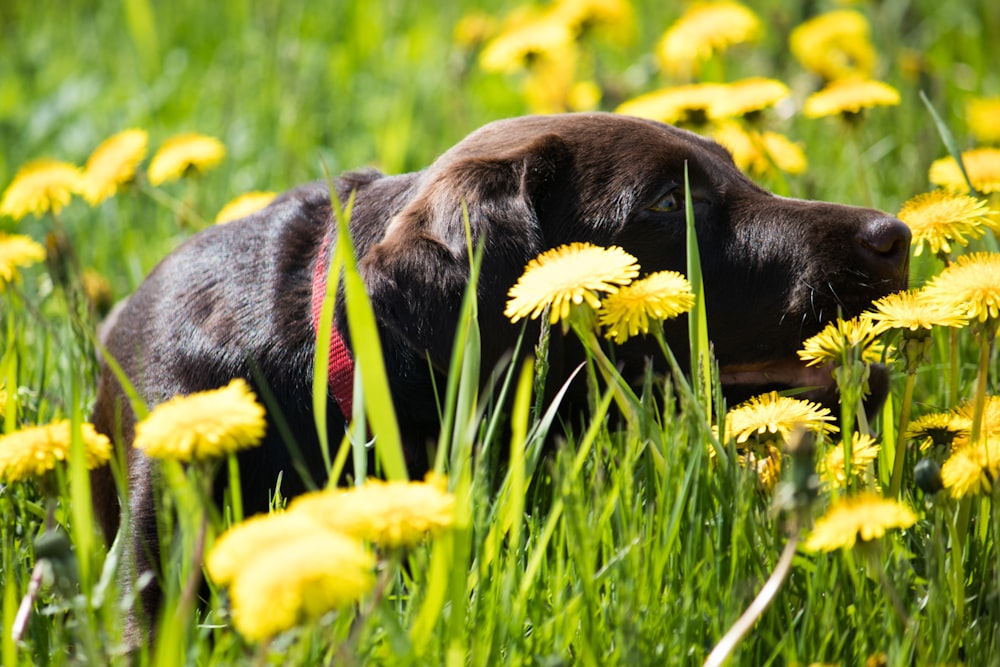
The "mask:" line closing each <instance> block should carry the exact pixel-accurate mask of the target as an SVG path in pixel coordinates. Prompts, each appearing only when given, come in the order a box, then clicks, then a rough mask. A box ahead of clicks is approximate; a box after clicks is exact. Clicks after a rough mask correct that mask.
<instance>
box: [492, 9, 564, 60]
mask: <svg viewBox="0 0 1000 667" xmlns="http://www.w3.org/2000/svg"><path fill="white" fill-rule="evenodd" d="M573 38H574V34H573V30H572V29H571V27H570V26H568V25H567V24H566V22H565V21H563V20H560V19H559V18H558V17H553V16H552V15H550V14H547V13H543V14H541V15H535V16H531V17H528V18H525V19H519V20H515V21H513V22H512V24H511V25H510V26H509V27H507V28H506V29H504V30H503V31H502V32H501V33H500V34H499V35H497V36H496V37H494V38H493V39H491V40H490V41H489V42H487V44H486V46H485V47H484V48H483V51H482V53H481V54H480V55H479V64H480V65H481V66H482V68H483V69H484V70H486V71H487V72H507V73H513V72H517V71H519V70H522V69H524V68H526V67H528V66H529V65H531V64H532V63H533V62H534V61H536V60H538V59H539V58H543V57H545V56H548V55H552V54H559V53H565V52H566V50H567V48H570V47H572V46H573Z"/></svg>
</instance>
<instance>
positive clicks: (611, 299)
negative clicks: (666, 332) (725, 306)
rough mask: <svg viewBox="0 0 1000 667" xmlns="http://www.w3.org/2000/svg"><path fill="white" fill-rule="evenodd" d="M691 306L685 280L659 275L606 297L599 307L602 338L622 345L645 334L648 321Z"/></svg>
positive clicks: (672, 274) (670, 273) (676, 275)
mask: <svg viewBox="0 0 1000 667" xmlns="http://www.w3.org/2000/svg"><path fill="white" fill-rule="evenodd" d="M693 306H694V294H693V293H692V292H691V284H690V283H689V282H688V281H687V278H685V277H684V276H682V275H681V274H679V273H677V272H676V271H659V272H657V273H652V274H650V275H648V276H646V277H645V278H643V279H642V280H637V281H635V282H634V283H632V284H630V285H627V286H626V287H623V288H621V289H620V290H618V291H617V292H615V293H614V294H611V295H609V296H608V297H607V298H606V299H605V300H604V303H603V304H602V306H601V311H600V313H599V318H600V322H601V325H603V326H605V327H607V332H606V333H605V336H607V337H608V338H614V339H615V342H616V343H624V342H625V341H626V340H628V339H629V338H631V337H633V336H635V335H636V334H638V333H639V332H640V331H641V332H642V333H644V334H645V333H648V332H649V320H651V319H653V320H666V319H670V318H673V317H677V316H678V315H680V314H681V313H686V312H687V311H689V310H691V308H692V307H693Z"/></svg>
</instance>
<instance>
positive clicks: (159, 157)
mask: <svg viewBox="0 0 1000 667" xmlns="http://www.w3.org/2000/svg"><path fill="white" fill-rule="evenodd" d="M225 156H226V147H225V146H223V145H222V142H221V141H219V140H218V139H216V138H215V137H209V136H206V135H204V134H195V133H193V132H190V133H185V134H178V135H177V136H174V137H171V138H170V139H167V140H166V141H165V142H163V145H162V146H160V150H158V151H156V155H154V156H153V159H152V160H150V162H149V182H150V184H151V185H162V184H163V183H166V182H168V181H175V180H177V179H178V178H180V177H181V176H183V175H184V174H185V173H186V172H187V171H188V170H194V171H198V172H201V171H205V170H206V169H211V168H212V167H214V166H215V165H217V164H219V163H220V162H222V158H224V157H225Z"/></svg>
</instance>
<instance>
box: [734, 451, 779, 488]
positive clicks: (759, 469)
mask: <svg viewBox="0 0 1000 667" xmlns="http://www.w3.org/2000/svg"><path fill="white" fill-rule="evenodd" d="M737 458H738V460H739V462H740V465H741V466H744V467H749V468H753V470H754V472H755V473H757V481H758V483H759V484H760V488H761V489H762V490H764V491H771V490H772V489H774V486H775V484H777V483H778V480H780V479H781V465H782V455H781V450H780V449H778V448H777V447H775V446H774V445H773V444H772V443H771V442H768V443H766V444H765V445H764V446H762V447H754V448H751V449H750V450H748V451H745V452H743V453H742V454H740V455H739V456H738V457H737Z"/></svg>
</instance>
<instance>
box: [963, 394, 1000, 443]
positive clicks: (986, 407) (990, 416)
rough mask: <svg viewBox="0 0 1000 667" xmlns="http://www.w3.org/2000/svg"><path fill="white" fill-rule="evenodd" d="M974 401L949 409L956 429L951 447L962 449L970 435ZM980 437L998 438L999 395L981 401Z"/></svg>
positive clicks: (999, 437)
mask: <svg viewBox="0 0 1000 667" xmlns="http://www.w3.org/2000/svg"><path fill="white" fill-rule="evenodd" d="M974 413H975V401H973V400H969V401H966V402H965V403H963V404H962V405H960V406H958V407H957V408H955V409H954V410H952V411H951V415H952V419H953V422H952V423H953V425H954V428H955V430H956V433H955V435H954V437H953V438H952V440H951V446H952V449H956V450H957V449H964V448H965V447H967V446H968V445H969V438H970V437H971V436H972V419H973V414H974ZM980 434H981V436H982V437H985V438H989V439H993V440H1000V396H987V397H986V400H985V401H983V416H982V423H981V424H980Z"/></svg>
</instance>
